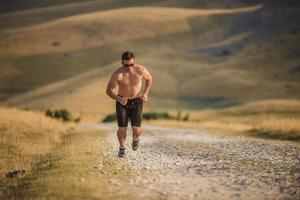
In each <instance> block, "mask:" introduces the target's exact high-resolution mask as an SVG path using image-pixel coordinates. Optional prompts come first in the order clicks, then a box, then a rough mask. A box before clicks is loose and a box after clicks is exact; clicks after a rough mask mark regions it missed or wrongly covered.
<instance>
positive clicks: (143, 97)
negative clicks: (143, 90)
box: [141, 94, 148, 102]
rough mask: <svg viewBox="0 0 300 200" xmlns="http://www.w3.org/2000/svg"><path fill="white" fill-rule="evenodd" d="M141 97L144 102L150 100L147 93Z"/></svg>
mask: <svg viewBox="0 0 300 200" xmlns="http://www.w3.org/2000/svg"><path fill="white" fill-rule="evenodd" d="M141 99H142V100H143V101H144V102H146V101H148V95H147V94H143V95H142V96H141Z"/></svg>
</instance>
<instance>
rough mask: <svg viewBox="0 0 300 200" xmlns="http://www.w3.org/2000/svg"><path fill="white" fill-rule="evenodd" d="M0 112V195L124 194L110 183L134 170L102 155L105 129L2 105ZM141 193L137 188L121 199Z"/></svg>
mask: <svg viewBox="0 0 300 200" xmlns="http://www.w3.org/2000/svg"><path fill="white" fill-rule="evenodd" d="M0 113H1V115H0V132H1V134H0V141H1V142H0V154H1V157H0V163H1V164H0V175H1V179H0V184H1V188H0V198H1V199H20V198H21V199H24V198H25V199H31V198H38V199H41V198H55V199H56V198H58V199H60V198H62V197H66V198H78V199H85V198H91V197H93V198H104V199H111V198H119V197H120V196H121V195H122V194H124V193H126V192H125V191H124V190H123V189H120V188H117V187H113V188H112V187H110V186H111V184H109V183H114V182H117V183H119V184H124V185H125V184H128V182H129V181H131V180H130V179H131V177H133V173H132V171H130V170H129V169H127V168H126V167H124V166H121V164H120V163H119V162H117V158H110V157H107V156H105V155H104V152H105V149H108V148H109V146H108V144H107V142H105V140H104V139H103V138H104V136H105V133H103V132H101V131H95V130H90V129H87V128H84V129H81V128H79V127H78V126H75V125H72V124H63V123H62V122H60V121H56V120H54V119H50V118H46V117H45V116H44V115H43V114H42V113H39V112H32V111H24V110H18V109H8V108H0ZM112 181H114V182H112ZM87 183H88V184H87ZM140 192H141V191H140V189H138V188H136V190H135V191H133V192H131V193H130V194H129V195H126V197H124V198H125V199H132V198H133V196H136V194H138V193H140ZM153 198H155V197H153ZM149 199H151V198H149Z"/></svg>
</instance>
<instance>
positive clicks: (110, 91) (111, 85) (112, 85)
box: [106, 74, 127, 105]
mask: <svg viewBox="0 0 300 200" xmlns="http://www.w3.org/2000/svg"><path fill="white" fill-rule="evenodd" d="M117 85H118V81H117V77H116V75H115V74H113V75H112V76H111V78H110V80H109V82H108V84H107V87H106V94H107V95H108V96H110V98H112V99H114V100H116V101H118V102H120V103H121V104H123V105H125V104H126V103H127V99H125V98H122V97H120V96H118V95H116V94H115V93H114V92H113V90H114V89H115V88H116V87H117Z"/></svg>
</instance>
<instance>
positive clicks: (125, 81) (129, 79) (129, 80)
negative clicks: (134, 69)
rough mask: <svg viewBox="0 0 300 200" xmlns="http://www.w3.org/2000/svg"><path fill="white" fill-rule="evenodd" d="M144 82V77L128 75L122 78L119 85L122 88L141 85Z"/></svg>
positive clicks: (133, 74) (134, 74)
mask: <svg viewBox="0 0 300 200" xmlns="http://www.w3.org/2000/svg"><path fill="white" fill-rule="evenodd" d="M141 82H142V76H141V75H139V74H136V73H126V74H123V75H122V76H121V78H120V79H119V80H118V83H119V84H120V85H121V86H130V85H139V84H141Z"/></svg>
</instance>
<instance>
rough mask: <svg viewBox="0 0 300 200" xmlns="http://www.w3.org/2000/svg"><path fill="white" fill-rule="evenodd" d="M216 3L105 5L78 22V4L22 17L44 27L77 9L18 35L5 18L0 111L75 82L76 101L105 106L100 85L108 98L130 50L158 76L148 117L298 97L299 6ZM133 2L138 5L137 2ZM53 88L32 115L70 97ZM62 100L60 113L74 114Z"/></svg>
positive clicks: (23, 28)
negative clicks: (176, 110) (47, 16)
mask: <svg viewBox="0 0 300 200" xmlns="http://www.w3.org/2000/svg"><path fill="white" fill-rule="evenodd" d="M216 2H217V1H216ZM216 2H215V1H214V2H212V5H211V7H209V5H207V4H204V3H202V4H199V3H198V4H197V3H196V2H194V1H193V2H192V3H190V7H194V8H197V7H199V8H200V9H191V8H188V7H189V6H188V5H186V6H184V5H183V3H182V2H180V1H166V2H165V3H164V4H162V3H161V4H160V3H157V2H151V3H149V5H152V6H151V7H149V5H148V6H146V7H136V6H140V5H138V4H136V6H128V5H127V6H126V5H123V6H124V7H120V8H118V9H115V8H114V9H113V7H109V6H108V7H105V6H104V7H103V9H104V10H99V11H98V10H93V11H89V12H88V9H87V10H86V11H87V12H84V13H79V11H78V10H77V13H76V9H75V8H74V7H72V6H75V4H76V6H79V5H81V3H78V2H77V3H75V4H74V5H73V4H72V6H71V4H70V5H56V6H54V7H53V8H52V7H49V8H37V9H34V10H26V11H22V12H20V13H21V14H22V15H26V17H24V19H27V20H28V21H30V16H34V17H35V19H40V18H43V17H42V16H43V14H42V13H45V12H53V13H52V14H53V15H55V12H58V10H59V9H58V7H59V8H60V9H61V10H64V9H66V10H68V9H71V8H70V7H72V9H73V10H72V12H71V13H69V14H68V15H67V16H62V17H60V18H57V19H55V20H48V21H47V20H45V21H43V22H40V23H38V22H37V23H33V24H29V25H26V26H21V24H22V23H20V24H19V25H18V24H17V25H16V26H15V27H13V28H12V27H10V25H9V23H10V22H9V20H8V19H14V16H16V17H18V15H19V14H20V13H18V12H17V11H15V12H12V13H4V14H3V15H1V16H0V18H1V19H3V21H4V22H5V23H8V24H6V25H5V24H4V25H3V28H2V29H1V34H2V37H1V38H0V45H1V47H2V48H1V50H0V51H1V54H0V64H1V65H0V66H1V67H0V70H1V73H0V74H1V79H0V80H1V81H0V90H1V97H0V98H1V99H2V104H3V105H16V106H17V105H19V106H22V105H24V104H26V103H22V102H23V101H22V100H21V99H22V97H23V96H24V92H29V93H30V92H32V91H33V90H35V89H37V90H39V91H41V90H43V89H44V86H46V87H48V88H50V87H52V86H53V84H54V85H56V84H64V83H63V82H64V81H66V80H68V78H76V77H77V78H78V77H79V79H78V80H80V82H78V83H76V81H75V82H72V86H71V87H72V91H71V93H72V94H74V95H76V96H77V97H79V96H85V98H86V99H95V98H97V99H98V100H99V99H100V98H105V97H104V96H103V95H102V94H101V95H98V94H96V93H95V88H96V86H95V85H94V84H95V82H96V81H95V80H97V78H98V81H101V87H100V86H99V90H98V91H99V92H101V93H103V90H104V87H105V84H106V82H107V80H108V78H109V75H110V74H111V72H112V71H113V70H114V69H115V68H116V67H117V66H118V65H119V63H120V61H119V57H120V54H121V52H122V51H124V50H126V49H130V50H133V51H134V52H135V53H136V56H137V62H139V63H141V64H144V65H145V66H146V67H147V68H149V70H150V71H151V72H152V73H153V76H154V85H153V89H152V93H151V101H150V102H149V108H151V109H159V108H170V109H172V108H182V109H203V108H219V107H227V106H231V105H240V104H243V103H247V102H250V101H256V100H263V99H278V98H283V97H284V98H299V94H300V91H299V88H300V87H299V80H300V79H299V69H298V68H299V66H298V65H299V56H298V53H299V52H298V50H297V49H298V46H297V45H296V44H298V43H299V31H298V28H297V27H298V26H296V25H297V17H296V15H297V13H298V7H297V6H295V5H294V4H295V2H294V1H290V2H287V3H280V2H279V1H278V2H277V1H274V2H273V3H270V2H263V3H261V4H252V5H249V4H247V3H244V4H243V3H240V4H237V5H235V4H231V6H229V7H228V6H226V4H225V3H224V4H221V3H220V2H219V4H218V3H216ZM90 3H91V5H92V4H93V5H94V3H99V2H98V1H91V2H85V6H86V7H89V6H88V5H89V4H90ZM131 3H132V5H134V1H132V2H131ZM168 3H169V5H168ZM115 5H116V4H115ZM145 5H146V4H145ZM217 5H219V6H217ZM57 6H58V7H57ZM76 6H75V7H76ZM81 6H83V5H81ZM90 7H91V6H90ZM129 13H130V17H129ZM58 16H59V15H58ZM276 16H280V17H276ZM121 19H122V20H121ZM290 19H292V20H290ZM31 21H32V20H31ZM257 21H259V22H260V23H256V22H257ZM129 22H130V23H129ZM11 24H14V22H11ZM133 29H134V30H135V31H134V32H132V31H131V30H133ZM274 32H275V33H276V34H273V33H274ZM95 71H97V73H96V74H97V75H98V77H95V74H94V72H95ZM82 73H89V74H90V75H87V76H86V77H85V83H84V85H85V87H88V86H87V85H91V86H90V87H88V88H94V89H91V91H90V92H88V91H87V89H88V88H84V90H83V88H82V87H81V86H82V84H81V83H82V82H81V81H82V80H81V79H80V77H81V74H82ZM187 77H188V78H187ZM90 80H91V81H90ZM156 80H159V81H156ZM99 84H100V83H99ZM92 85H94V86H92ZM161 86H163V87H161ZM67 88H70V86H68V87H67ZM52 89H53V90H52V93H49V95H48V98H47V95H46V93H45V95H43V100H41V99H40V98H39V100H38V101H39V102H38V103H36V104H35V98H33V97H32V98H31V100H32V101H31V103H30V105H31V106H32V108H34V109H36V108H38V107H39V105H41V104H43V105H47V106H52V105H53V104H52V103H51V101H53V95H54V96H55V94H60V93H61V91H62V90H63V89H62V88H60V90H59V91H55V89H54V88H52ZM65 91H67V89H66V90H65ZM81 92H83V93H82V94H81ZM25 96H26V97H27V94H25ZM100 96H101V97H100ZM35 97H36V96H35ZM60 98H62V99H67V95H64V96H60V97H59V98H56V99H55V102H60ZM12 99H13V100H12ZM16 99H19V101H15V100H16ZM42 101H43V102H42ZM62 101H63V102H64V103H63V104H61V106H64V107H67V108H69V109H72V107H74V106H73V105H69V106H68V105H67V104H66V103H65V102H66V101H65V100H62ZM102 101H103V100H102ZM11 102H21V103H20V104H14V103H11ZM73 102H74V101H73ZM93 102H97V101H93ZM56 105H57V103H56ZM58 105H59V104H58ZM28 107H29V108H30V106H28ZM89 107H94V109H97V108H99V104H98V103H95V104H94V103H90V104H89ZM100 107H101V105H100ZM40 108H41V109H44V108H45V106H41V107H40ZM102 108H103V107H102ZM83 109H84V108H83ZM103 109H106V107H105V108H103ZM77 110H78V109H77ZM88 110H90V109H87V111H86V112H88ZM83 112H85V111H83Z"/></svg>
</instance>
